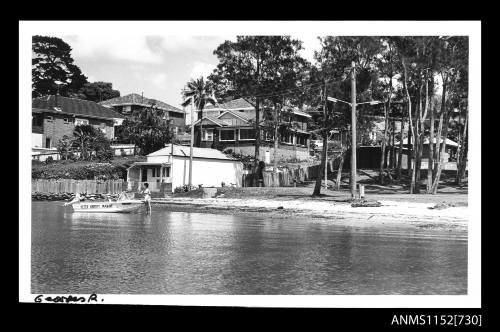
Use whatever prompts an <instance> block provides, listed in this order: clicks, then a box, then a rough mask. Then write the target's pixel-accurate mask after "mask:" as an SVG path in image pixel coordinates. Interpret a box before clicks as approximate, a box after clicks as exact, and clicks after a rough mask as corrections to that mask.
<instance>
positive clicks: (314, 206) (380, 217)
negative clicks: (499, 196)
mask: <svg viewBox="0 0 500 332" xmlns="http://www.w3.org/2000/svg"><path fill="white" fill-rule="evenodd" d="M378 202H380V203H381V206H380V207H352V206H351V204H350V203H348V202H342V201H338V200H337V201H334V200H332V199H328V197H327V198H326V199H321V198H319V199H317V200H314V199H310V198H287V199H281V198H278V199H276V198H266V199H263V198H260V199H256V198H190V197H176V198H165V199H155V200H153V201H152V203H153V204H154V205H157V206H163V207H165V208H169V209H172V210H176V211H193V210H195V211H200V212H205V213H207V212H208V213H231V214H235V213H252V214H255V213H259V214H262V215H263V216H266V217H269V218H289V217H291V216H293V217H304V218H312V219H314V220H315V221H316V222H317V221H318V219H320V220H322V221H323V222H332V223H336V224H341V225H348V226H356V227H381V226H391V227H402V228H413V229H415V228H418V229H447V230H450V231H451V230H454V231H467V224H468V217H469V212H468V207H467V206H464V205H463V204H458V205H460V206H449V207H444V208H439V209H436V208H435V207H436V203H422V202H410V201H401V200H389V199H387V200H378Z"/></svg>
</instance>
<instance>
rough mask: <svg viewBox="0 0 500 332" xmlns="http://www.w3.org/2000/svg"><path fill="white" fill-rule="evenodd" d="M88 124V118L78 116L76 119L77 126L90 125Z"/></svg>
mask: <svg viewBox="0 0 500 332" xmlns="http://www.w3.org/2000/svg"><path fill="white" fill-rule="evenodd" d="M88 124H89V120H87V119H78V118H76V119H75V126H81V125H88Z"/></svg>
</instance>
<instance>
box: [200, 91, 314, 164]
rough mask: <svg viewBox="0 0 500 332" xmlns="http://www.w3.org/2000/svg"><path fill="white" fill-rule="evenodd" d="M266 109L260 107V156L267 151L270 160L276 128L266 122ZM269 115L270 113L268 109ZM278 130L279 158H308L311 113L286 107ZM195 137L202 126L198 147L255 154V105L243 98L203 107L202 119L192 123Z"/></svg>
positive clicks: (262, 157) (282, 112)
mask: <svg viewBox="0 0 500 332" xmlns="http://www.w3.org/2000/svg"><path fill="white" fill-rule="evenodd" d="M265 112H266V111H265V110H263V109H261V114H260V118H261V119H262V120H260V127H261V146H260V151H259V155H260V158H261V159H262V160H264V158H265V156H266V154H267V155H268V156H269V155H270V157H271V159H273V156H274V155H275V154H274V139H275V137H274V136H275V131H274V124H273V123H271V122H270V121H267V119H266V117H265V116H264V114H265ZM268 113H269V114H273V111H272V110H270V112H268ZM280 114H281V116H280V122H281V124H282V126H280V127H281V128H280V130H279V133H278V137H277V139H278V150H277V151H276V156H277V158H279V160H291V159H296V160H304V159H307V158H309V145H310V137H311V135H310V133H309V132H308V127H307V126H308V122H309V120H310V119H311V116H310V115H309V114H307V113H305V112H302V111H300V110H298V109H293V108H287V109H286V110H281V112H280ZM194 126H195V137H198V134H199V132H200V127H201V128H202V135H201V136H202V139H201V144H200V146H201V147H207V148H213V147H219V148H220V147H222V148H224V149H231V150H233V151H234V152H236V153H241V154H244V155H254V153H255V107H254V106H253V105H252V104H250V103H248V102H247V101H246V100H244V99H235V100H232V101H229V102H226V103H224V104H218V105H216V106H212V105H208V106H207V107H206V108H205V109H204V110H203V119H199V120H198V121H196V122H195V123H194Z"/></svg>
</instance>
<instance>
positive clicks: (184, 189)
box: [174, 185, 196, 194]
mask: <svg viewBox="0 0 500 332" xmlns="http://www.w3.org/2000/svg"><path fill="white" fill-rule="evenodd" d="M195 189H196V187H195V186H191V187H190V186H189V185H184V186H179V187H175V189H174V193H176V194H178V193H187V192H189V191H191V190H195Z"/></svg>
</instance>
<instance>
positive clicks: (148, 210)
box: [141, 182, 151, 214]
mask: <svg viewBox="0 0 500 332" xmlns="http://www.w3.org/2000/svg"><path fill="white" fill-rule="evenodd" d="M141 194H143V195H144V203H145V204H146V213H148V214H149V213H151V191H150V190H149V184H148V183H146V182H145V183H144V189H143V190H142V191H141Z"/></svg>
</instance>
